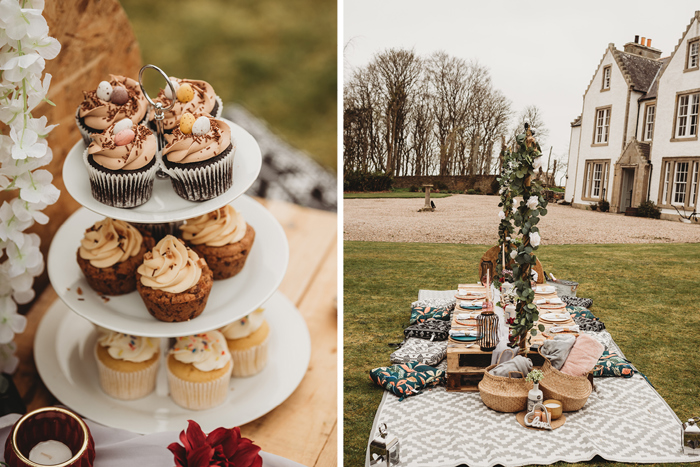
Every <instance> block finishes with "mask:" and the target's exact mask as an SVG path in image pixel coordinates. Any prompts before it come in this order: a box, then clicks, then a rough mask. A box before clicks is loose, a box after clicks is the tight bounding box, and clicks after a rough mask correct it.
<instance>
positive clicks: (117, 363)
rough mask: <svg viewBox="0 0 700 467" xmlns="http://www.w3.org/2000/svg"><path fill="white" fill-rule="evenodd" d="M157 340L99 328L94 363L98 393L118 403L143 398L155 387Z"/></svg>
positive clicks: (158, 351) (158, 343) (157, 360)
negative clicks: (95, 363) (104, 394)
mask: <svg viewBox="0 0 700 467" xmlns="http://www.w3.org/2000/svg"><path fill="white" fill-rule="evenodd" d="M159 357H160V339H157V338H152V337H141V336H132V335H129V334H122V333H119V332H115V331H109V330H106V329H100V337H98V339H97V344H96V345H95V360H97V370H98V374H99V378H100V386H101V387H102V390H103V391H104V392H105V393H107V394H108V395H109V396H112V397H114V398H115V399H121V400H134V399H140V398H142V397H145V396H147V395H148V394H150V393H151V392H153V390H154V389H155V387H156V375H157V374H158V362H159Z"/></svg>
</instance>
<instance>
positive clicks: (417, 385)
mask: <svg viewBox="0 0 700 467" xmlns="http://www.w3.org/2000/svg"><path fill="white" fill-rule="evenodd" d="M369 377H370V379H371V380H372V381H374V382H375V383H376V384H378V385H379V386H381V387H383V388H384V389H386V390H387V391H390V392H392V393H393V394H395V395H397V396H399V397H400V399H399V400H403V399H404V398H405V397H407V396H413V395H415V394H420V393H421V391H422V390H423V389H424V388H429V387H433V386H437V385H440V384H444V383H445V372H444V371H442V370H438V369H436V368H433V367H432V366H428V365H423V364H422V363H418V362H411V363H402V364H400V365H394V366H387V367H379V368H375V369H373V370H370V371H369Z"/></svg>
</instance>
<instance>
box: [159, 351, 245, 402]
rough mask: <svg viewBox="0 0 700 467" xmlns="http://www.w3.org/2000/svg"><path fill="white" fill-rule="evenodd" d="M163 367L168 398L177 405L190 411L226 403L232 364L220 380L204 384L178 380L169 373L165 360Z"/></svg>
mask: <svg viewBox="0 0 700 467" xmlns="http://www.w3.org/2000/svg"><path fill="white" fill-rule="evenodd" d="M165 365H166V367H167V368H168V385H169V386H170V397H172V398H173V401H175V403H176V404H177V405H179V406H181V407H184V408H186V409H190V410H205V409H211V408H212V407H216V406H217V405H221V404H223V403H224V402H225V401H226V397H227V396H228V391H229V380H230V379H231V368H233V364H231V365H229V370H228V371H227V372H226V373H224V374H223V375H222V376H221V377H220V378H218V379H215V380H213V381H205V382H192V381H186V380H184V379H181V378H178V377H177V376H175V375H174V374H173V373H172V372H171V371H170V367H168V364H167V360H166V364H165Z"/></svg>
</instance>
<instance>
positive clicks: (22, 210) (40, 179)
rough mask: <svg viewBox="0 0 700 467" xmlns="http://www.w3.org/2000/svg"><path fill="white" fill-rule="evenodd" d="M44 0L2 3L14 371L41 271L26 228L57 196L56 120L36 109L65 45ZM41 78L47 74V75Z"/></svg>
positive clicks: (8, 330) (1, 232) (5, 237)
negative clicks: (52, 165)
mask: <svg viewBox="0 0 700 467" xmlns="http://www.w3.org/2000/svg"><path fill="white" fill-rule="evenodd" d="M43 10H44V0H0V73H1V77H2V79H1V80H0V121H1V122H2V123H4V124H5V125H7V127H8V129H9V132H8V131H5V132H3V133H9V134H2V135H0V190H2V191H18V194H17V196H16V197H14V198H13V199H12V200H11V201H9V202H8V201H3V203H2V205H0V258H1V259H0V261H2V262H0V371H2V372H4V373H13V372H14V371H15V369H16V368H17V364H18V363H19V361H18V359H17V357H16V356H15V355H14V354H15V351H16V346H15V344H14V343H13V342H12V341H13V339H14V337H15V334H16V333H21V332H23V331H24V329H25V327H26V325H27V320H26V318H25V317H24V316H22V315H20V314H18V313H17V304H24V303H28V302H30V301H31V300H32V299H33V298H34V289H33V284H34V278H35V277H36V276H38V275H39V274H41V273H42V271H43V270H44V258H43V257H42V254H41V251H40V250H39V244H40V240H39V236H38V235H36V234H28V233H25V231H26V230H27V229H28V228H29V227H31V226H32V225H33V224H34V222H38V223H39V224H46V223H47V222H48V221H49V218H48V216H46V215H45V214H44V213H42V212H41V211H42V210H43V209H44V208H45V207H46V206H48V205H50V204H53V203H55V202H56V201H57V200H58V196H59V191H58V189H57V188H56V187H55V186H53V185H52V184H51V182H52V180H53V176H52V175H51V173H50V172H49V171H47V170H43V169H40V167H43V166H45V165H47V164H48V163H49V162H51V159H52V157H53V154H52V152H51V148H50V147H49V146H48V144H47V142H46V137H47V135H48V134H49V132H50V131H51V130H52V129H53V128H54V127H55V126H56V125H48V126H47V123H48V121H47V119H46V117H40V118H34V117H33V116H32V110H33V109H34V108H35V107H36V106H37V105H38V104H39V103H41V102H44V101H46V102H48V103H49V104H51V105H54V104H53V103H52V102H51V101H49V100H48V99H47V98H46V94H47V92H48V90H49V85H50V84H51V75H50V74H48V73H47V74H44V67H45V65H46V62H45V61H46V60H51V59H53V58H55V57H56V55H58V53H59V52H60V50H61V45H60V44H59V43H58V41H57V40H56V39H54V38H53V37H49V35H48V34H49V27H48V25H47V23H46V19H45V18H44V17H43V16H42V11H43ZM42 75H44V76H43V79H42Z"/></svg>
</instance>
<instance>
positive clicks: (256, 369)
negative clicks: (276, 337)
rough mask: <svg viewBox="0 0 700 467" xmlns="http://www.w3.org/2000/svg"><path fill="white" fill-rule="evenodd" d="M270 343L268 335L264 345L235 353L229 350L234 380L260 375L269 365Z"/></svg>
mask: <svg viewBox="0 0 700 467" xmlns="http://www.w3.org/2000/svg"><path fill="white" fill-rule="evenodd" d="M269 342H270V336H269V334H268V336H267V337H266V338H265V340H264V341H263V343H262V344H260V345H256V346H255V347H251V348H249V349H246V350H234V351H231V349H229V351H230V352H231V358H232V359H233V371H232V372H231V376H232V377H234V378H245V377H247V376H253V375H256V374H258V373H260V372H261V371H262V370H263V368H265V365H267V347H268V343H269Z"/></svg>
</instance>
